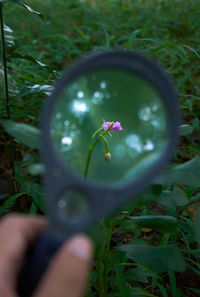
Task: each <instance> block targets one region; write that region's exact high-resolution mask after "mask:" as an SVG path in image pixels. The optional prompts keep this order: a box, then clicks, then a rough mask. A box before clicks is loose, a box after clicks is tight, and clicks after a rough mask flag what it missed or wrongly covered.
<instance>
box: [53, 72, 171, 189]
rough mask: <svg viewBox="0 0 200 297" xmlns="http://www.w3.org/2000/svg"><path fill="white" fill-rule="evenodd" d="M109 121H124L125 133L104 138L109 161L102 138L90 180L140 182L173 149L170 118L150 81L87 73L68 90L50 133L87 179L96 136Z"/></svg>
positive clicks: (58, 105)
mask: <svg viewBox="0 0 200 297" xmlns="http://www.w3.org/2000/svg"><path fill="white" fill-rule="evenodd" d="M103 121H105V122H114V123H115V122H117V121H118V122H120V123H121V126H122V128H123V130H116V131H110V132H109V133H108V134H110V135H111V137H110V135H104V138H106V140H107V143H108V147H109V154H110V155H109V154H108V155H107V154H106V155H105V151H106V146H105V142H104V141H103V139H102V138H101V139H100V140H99V142H98V143H97V144H96V146H95V148H94V149H93V152H92V153H91V158H90V162H89V165H88V172H87V179H88V180H92V181H96V182H104V183H117V184H119V183H121V182H124V181H130V180H134V179H137V178H139V177H141V175H144V174H145V173H146V172H147V171H148V170H150V169H151V168H152V167H153V166H154V165H155V163H156V162H157V161H158V159H159V158H160V157H161V154H162V153H163V151H164V149H165V147H166V145H167V143H168V138H169V131H168V116H167V114H166V110H165V107H164V104H163V101H162V99H161V98H160V95H159V94H158V93H157V92H156V90H155V88H154V87H152V86H151V84H150V83H149V82H148V81H146V80H145V79H143V78H141V77H140V76H138V75H135V74H134V73H131V72H129V71H125V70H122V69H117V68H116V69H102V70H95V71H90V72H87V73H86V74H84V75H81V76H79V77H78V78H77V79H76V80H75V81H73V82H72V83H71V84H70V85H68V86H67V87H66V88H64V89H63V91H62V92H61V94H60V96H59V98H58V100H57V102H56V104H55V109H54V112H53V115H52V121H51V127H50V129H51V131H50V132H51V137H52V140H53V143H54V146H55V149H56V151H57V152H58V153H59V155H60V156H61V158H62V160H63V162H64V163H65V164H67V166H68V167H70V168H71V169H72V170H73V171H74V172H75V173H76V174H77V175H79V176H81V177H82V178H84V172H85V167H86V163H87V156H88V150H89V147H90V144H91V138H92V135H93V134H94V133H95V131H97V130H98V129H100V128H101V127H102V125H103ZM110 127H111V126H110ZM113 128H114V126H113ZM103 131H104V130H103ZM101 133H102V131H101V132H100V133H99V134H97V136H96V138H95V139H97V137H98V135H100V134H101ZM105 160H106V161H105Z"/></svg>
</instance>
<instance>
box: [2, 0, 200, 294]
mask: <svg viewBox="0 0 200 297" xmlns="http://www.w3.org/2000/svg"><path fill="white" fill-rule="evenodd" d="M0 4H3V12H4V16H5V17H4V21H5V24H4V34H5V46H6V58H7V66H8V67H7V70H8V76H7V77H8V89H9V100H10V103H9V108H10V114H11V118H12V120H13V121H5V120H6V119H7V113H6V108H5V100H0V115H1V124H2V130H3V131H6V132H7V133H9V134H10V135H12V136H13V137H14V139H15V140H16V151H17V156H18V155H22V157H17V159H16V160H15V170H16V180H17V182H18V192H17V193H14V194H8V193H4V194H2V195H1V196H0V213H5V212H8V211H10V210H14V211H19V212H26V213H31V214H37V213H38V211H40V212H43V213H45V199H44V196H43V189H42V186H41V185H40V184H39V178H38V177H37V176H38V175H42V174H43V173H44V168H43V166H42V164H40V160H39V157H38V153H37V152H36V150H35V149H37V148H38V139H39V134H40V132H39V130H38V129H37V128H36V126H37V121H38V112H39V110H40V108H41V106H42V104H43V101H44V97H45V96H46V95H48V94H49V93H51V91H52V85H53V84H54V80H55V79H56V78H57V77H59V76H60V73H61V72H62V71H63V70H64V68H65V67H66V66H67V67H68V65H69V64H71V63H72V62H73V61H74V60H76V59H77V58H78V57H80V56H81V55H83V54H85V53H86V52H88V51H89V50H91V49H102V48H104V49H105V48H107V49H109V48H113V47H114V48H115V47H117V48H125V49H130V50H138V51H141V52H142V53H144V54H146V55H148V56H150V57H151V58H155V59H156V60H157V61H158V62H159V63H160V64H161V65H162V66H163V67H164V68H165V69H166V71H167V73H168V74H169V76H170V77H172V78H173V80H174V81H175V84H176V89H177V92H178V94H179V97H180V107H181V111H182V122H181V124H180V127H179V134H180V143H179V147H178V148H177V151H176V154H175V155H174V159H173V160H172V163H171V165H170V166H169V168H168V169H167V170H165V171H164V172H162V174H161V175H160V176H159V177H158V178H157V179H156V180H155V181H154V184H153V185H151V186H150V187H149V188H148V189H146V190H145V191H144V192H143V193H142V194H140V195H139V196H138V197H137V199H136V200H135V201H134V202H133V203H130V204H129V205H128V206H125V207H124V209H123V210H122V211H120V212H118V213H115V214H114V215H113V216H112V217H110V218H106V219H104V220H102V221H101V222H100V224H99V225H98V226H96V227H94V228H93V229H92V230H91V231H90V235H91V236H92V237H93V239H94V241H95V242H96V255H95V261H94V267H93V270H92V274H91V280H90V288H89V291H88V295H86V296H91V297H92V296H99V297H114V296H125V297H126V296H134V297H136V296H149V297H150V296H152V297H153V296H157V297H158V296H163V297H168V296H173V297H175V296H176V297H178V296H181V297H186V296H188V294H189V293H188V292H191V296H194V297H196V296H199V294H200V292H199V289H198V287H197V285H194V282H195V280H196V284H198V283H199V281H198V280H199V274H200V265H199V259H200V234H199V230H200V212H199V209H198V205H199V202H200V191H199V190H200V157H199V155H200V145H199V139H200V124H199V114H200V96H199V93H200V86H199V70H200V45H199V39H200V31H199V8H200V4H199V1H193V0H188V1H185V2H183V1H179V0H174V1H170V0H168V1H164V0H163V1H162V0H153V1H145V0H141V1H129V0H121V1H118V0H108V1H97V0H96V1H89V0H88V1H86V0H85V1H78V0H68V1H66V0H59V1H52V0H46V1H40V0H34V1H33V0H29V1H27V3H25V2H22V1H19V0H4V1H0ZM13 4H16V5H13ZM32 7H33V8H32ZM40 11H41V12H42V13H41V12H40ZM44 15H45V17H44ZM16 16H17V17H16ZM13 30H14V32H13ZM0 62H1V63H0V96H1V98H2V97H3V89H4V82H5V73H4V71H3V61H0ZM15 120H17V122H15ZM3 141H4V139H3ZM20 144H22V145H20ZM25 146H27V147H28V148H26V147H25ZM4 148H5V149H4V151H5V153H6V154H7V155H8V157H10V151H9V146H8V145H7V144H5V145H4ZM32 149H34V151H32ZM27 150H28V153H27ZM27 168H28V169H27ZM30 174H31V175H30ZM24 204H25V206H24ZM196 210H197V211H196ZM195 212H197V216H196V217H195V216H194V213H195ZM184 269H186V272H182V271H183V270H184ZM187 270H189V271H192V272H193V274H192V279H193V283H192V284H191V283H190V282H189V281H188V282H186V281H182V282H181V284H180V282H179V281H178V276H179V274H180V275H181V276H183V275H184V273H187ZM177 271H180V272H179V273H177ZM190 275H191V274H190V273H188V274H187V279H188V280H190Z"/></svg>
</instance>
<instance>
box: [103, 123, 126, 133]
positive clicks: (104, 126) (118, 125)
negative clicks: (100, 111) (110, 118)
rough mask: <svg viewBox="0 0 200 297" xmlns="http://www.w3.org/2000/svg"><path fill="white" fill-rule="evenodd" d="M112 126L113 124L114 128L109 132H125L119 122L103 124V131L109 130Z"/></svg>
mask: <svg viewBox="0 0 200 297" xmlns="http://www.w3.org/2000/svg"><path fill="white" fill-rule="evenodd" d="M112 124H113V126H112V128H111V129H110V130H109V131H114V130H119V131H121V130H123V128H122V125H121V123H120V122H118V121H117V122H105V123H103V127H102V128H103V130H108V128H109V127H110V125H112Z"/></svg>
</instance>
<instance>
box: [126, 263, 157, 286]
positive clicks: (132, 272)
mask: <svg viewBox="0 0 200 297" xmlns="http://www.w3.org/2000/svg"><path fill="white" fill-rule="evenodd" d="M154 275H155V274H154V273H153V272H151V271H150V270H148V269H145V268H143V267H142V266H141V267H140V266H139V267H136V268H133V269H129V270H128V271H126V272H125V273H124V276H125V279H126V281H127V282H128V283H130V284H132V283H133V282H134V281H139V282H143V283H148V277H152V276H154Z"/></svg>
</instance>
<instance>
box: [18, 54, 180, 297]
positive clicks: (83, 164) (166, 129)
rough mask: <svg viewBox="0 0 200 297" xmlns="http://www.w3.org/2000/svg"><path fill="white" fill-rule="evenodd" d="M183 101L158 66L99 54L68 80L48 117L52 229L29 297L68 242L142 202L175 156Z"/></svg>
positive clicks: (28, 282) (36, 258)
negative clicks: (131, 203) (124, 207)
mask: <svg viewBox="0 0 200 297" xmlns="http://www.w3.org/2000/svg"><path fill="white" fill-rule="evenodd" d="M178 119H179V112H178V100H177V96H176V94H175V92H174V89H173V86H172V84H171V82H170V80H169V79H168V77H167V75H166V74H165V73H164V72H163V71H162V70H161V69H160V67H159V66H157V64H155V62H152V61H151V60H149V59H147V58H146V57H144V56H143V55H141V54H139V53H135V52H127V51H115V50H112V51H97V52H95V53H91V54H88V55H87V56H86V57H84V58H82V59H80V60H79V61H78V62H77V63H76V64H74V65H73V66H72V67H71V68H70V69H68V70H67V72H66V73H64V75H63V77H62V78H61V79H60V80H59V81H58V82H57V84H56V86H55V88H54V91H53V92H52V94H51V96H50V97H49V98H48V99H47V100H46V102H45V106H44V109H43V112H42V115H41V128H42V129H41V130H42V136H41V154H42V158H43V161H44V165H45V172H46V173H45V179H44V184H45V193H46V198H47V199H46V200H47V208H48V217H49V227H48V229H47V231H46V233H45V234H43V235H42V236H41V237H40V238H39V239H38V241H37V243H36V245H35V246H34V248H33V249H32V251H31V256H30V257H29V259H28V262H27V263H26V266H25V268H24V271H23V274H22V277H21V278H20V282H19V292H20V296H22V297H29V296H31V293H32V292H33V290H34V288H35V287H36V285H37V283H38V282H39V280H40V278H41V275H42V274H43V272H44V270H45V268H46V266H47V265H48V262H49V260H50V258H51V257H52V256H53V255H54V253H55V252H56V250H57V249H58V247H59V246H60V245H61V244H62V242H63V241H64V240H66V239H68V238H70V237H71V236H73V235H74V234H76V233H79V232H81V233H82V232H84V231H85V230H87V229H88V228H89V227H90V226H92V225H93V224H94V223H96V222H97V221H98V220H99V219H100V218H101V217H103V216H105V215H107V214H109V213H111V212H112V211H114V210H116V209H117V208H119V207H120V206H122V205H124V204H125V203H127V202H128V201H129V200H131V199H134V197H136V195H138V194H139V193H140V192H141V191H142V190H144V188H145V187H147V186H148V185H149V184H150V183H151V182H152V181H153V179H154V178H155V177H156V175H157V174H158V173H159V172H160V171H161V170H162V169H163V168H164V167H165V166H166V164H167V163H168V161H169V159H170V158H171V157H172V153H173V150H174V146H175V144H176V141H177V130H178V129H177V127H178Z"/></svg>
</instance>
